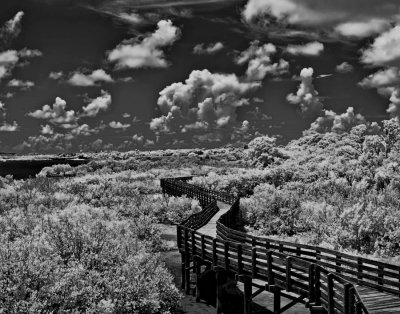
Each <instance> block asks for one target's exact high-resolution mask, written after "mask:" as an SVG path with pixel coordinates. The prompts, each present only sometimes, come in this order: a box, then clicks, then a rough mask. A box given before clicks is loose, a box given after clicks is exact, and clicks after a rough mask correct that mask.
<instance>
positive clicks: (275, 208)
mask: <svg viewBox="0 0 400 314" xmlns="http://www.w3.org/2000/svg"><path fill="white" fill-rule="evenodd" d="M246 155H247V157H248V158H249V162H250V163H252V164H254V165H256V166H257V167H258V168H257V169H238V168H236V169H232V170H231V171H228V172H226V173H221V172H220V173H219V174H218V173H210V174H208V176H205V177H201V178H195V179H194V180H192V183H196V184H201V185H203V186H206V187H209V188H217V189H220V190H223V191H227V192H229V191H234V193H236V194H237V195H241V196H247V197H245V198H242V200H241V208H242V216H243V217H244V220H245V223H246V225H247V227H248V229H249V231H251V232H254V233H257V234H261V235H265V236H276V237H279V238H283V239H286V240H292V241H301V242H303V243H309V244H316V245H323V246H328V247H331V248H335V249H338V250H351V251H357V252H358V253H363V254H374V255H377V256H379V257H396V256H398V255H400V228H399V225H400V207H399V205H400V171H399V165H400V128H399V125H398V122H397V121H396V120H395V119H392V120H388V121H384V123H383V129H382V130H381V131H379V132H376V130H371V129H370V128H368V126H366V125H358V126H356V127H354V128H352V129H351V130H350V131H349V132H342V133H333V132H329V133H325V134H320V133H316V132H309V133H308V134H306V135H304V136H303V137H302V138H300V139H298V140H295V141H292V142H291V143H289V144H288V145H286V146H284V147H279V146H277V145H276V143H275V142H274V141H273V140H271V139H270V138H268V137H262V138H257V139H255V140H253V141H252V142H251V143H249V145H248V150H247V152H246Z"/></svg>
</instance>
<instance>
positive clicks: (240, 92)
mask: <svg viewBox="0 0 400 314" xmlns="http://www.w3.org/2000/svg"><path fill="white" fill-rule="evenodd" d="M258 87H260V84H259V83H257V82H241V81H240V80H239V78H238V77H237V76H236V75H234V74H218V73H211V72H210V71H208V70H203V71H193V72H192V73H191V74H190V75H189V78H188V79H186V81H185V83H173V84H171V85H170V86H167V87H166V88H164V89H163V90H162V91H161V92H160V97H159V98H158V102H157V103H158V105H159V107H160V109H161V111H162V113H163V116H161V117H158V118H154V119H153V120H152V121H151V123H150V128H151V129H152V130H155V131H157V132H161V133H168V132H172V133H175V132H179V131H182V132H188V131H194V130H199V129H202V130H205V129H208V130H213V129H216V128H222V127H228V126H230V125H234V124H235V123H236V117H237V114H236V109H237V108H238V107H242V106H245V105H247V104H248V103H249V100H248V99H247V98H245V96H246V94H248V93H249V92H251V91H253V90H254V89H256V88H258Z"/></svg>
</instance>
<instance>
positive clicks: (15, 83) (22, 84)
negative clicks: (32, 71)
mask: <svg viewBox="0 0 400 314" xmlns="http://www.w3.org/2000/svg"><path fill="white" fill-rule="evenodd" d="M7 85H8V86H10V87H16V88H21V89H23V90H28V89H30V88H32V87H33V86H35V83H34V82H32V81H22V80H17V79H12V80H11V81H9V82H8V84H7Z"/></svg>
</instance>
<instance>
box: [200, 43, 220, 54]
mask: <svg viewBox="0 0 400 314" xmlns="http://www.w3.org/2000/svg"><path fill="white" fill-rule="evenodd" d="M222 49H224V44H223V43H221V42H216V43H211V44H209V45H208V46H207V45H205V44H198V45H196V46H194V48H193V53H194V54H197V55H213V54H216V53H217V52H219V51H221V50H222Z"/></svg>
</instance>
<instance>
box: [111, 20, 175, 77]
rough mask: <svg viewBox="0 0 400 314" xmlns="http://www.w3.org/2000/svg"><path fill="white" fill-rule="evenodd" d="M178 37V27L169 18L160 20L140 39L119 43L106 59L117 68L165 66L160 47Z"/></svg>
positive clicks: (170, 43)
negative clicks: (153, 30) (148, 33)
mask: <svg viewBox="0 0 400 314" xmlns="http://www.w3.org/2000/svg"><path fill="white" fill-rule="evenodd" d="M179 37H180V30H179V28H177V27H176V26H174V25H172V22H171V21H170V20H161V21H159V22H158V23H157V29H156V30H155V32H154V33H152V34H150V35H148V36H147V37H145V38H144V39H143V40H142V41H138V40H137V39H134V40H131V41H129V42H124V43H121V44H120V45H118V46H117V47H116V48H115V49H113V50H112V51H111V52H110V53H109V54H108V60H109V61H110V62H113V63H116V66H117V68H131V69H137V68H143V67H152V68H165V67H167V66H168V62H167V61H166V59H165V54H164V51H163V50H162V48H164V47H167V46H170V45H172V44H173V43H174V42H175V41H176V40H178V39H179Z"/></svg>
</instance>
